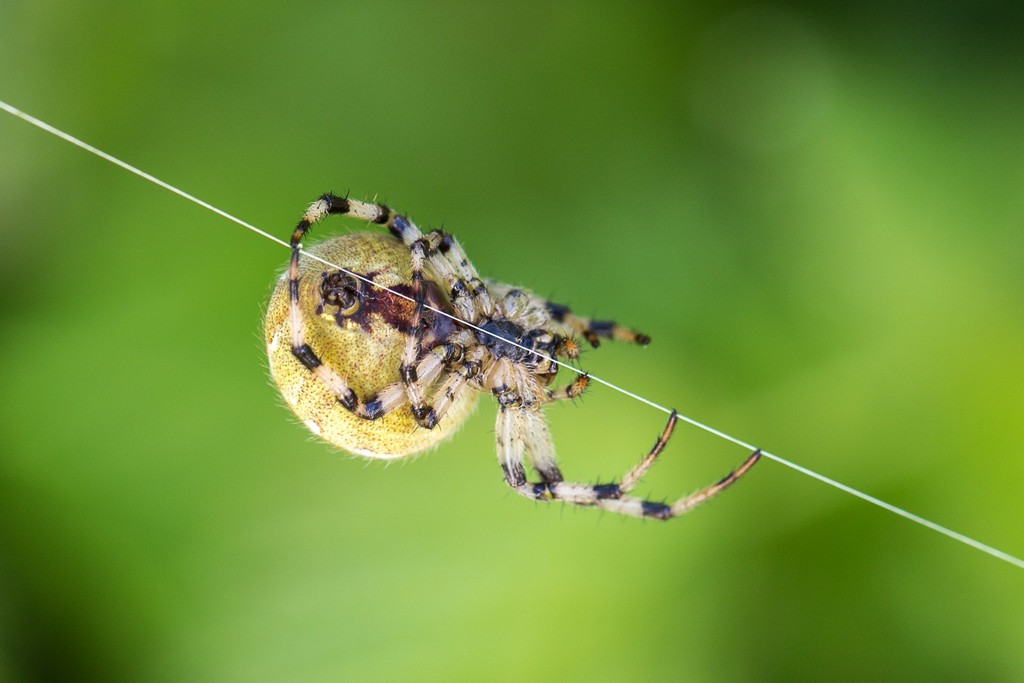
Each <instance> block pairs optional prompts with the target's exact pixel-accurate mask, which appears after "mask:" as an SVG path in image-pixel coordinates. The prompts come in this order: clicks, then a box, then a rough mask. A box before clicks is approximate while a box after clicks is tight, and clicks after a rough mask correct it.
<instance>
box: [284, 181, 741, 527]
mask: <svg viewBox="0 0 1024 683" xmlns="http://www.w3.org/2000/svg"><path fill="white" fill-rule="evenodd" d="M328 214H342V215H351V216H355V217H358V218H362V219H364V220H367V221H370V222H372V223H376V224H378V225H382V226H384V227H386V228H387V229H388V230H389V232H390V234H385V233H383V232H377V233H356V234H348V235H342V236H339V237H335V238H332V239H329V240H326V241H323V242H320V243H319V244H317V245H315V246H313V247H312V248H310V249H303V248H302V246H301V240H302V238H303V237H304V236H305V235H306V233H307V232H308V231H309V229H310V227H312V225H313V224H314V223H316V222H317V221H319V220H321V219H322V218H324V217H325V216H327V215H328ZM291 245H292V258H291V263H290V265H289V268H288V271H287V272H286V273H285V274H284V275H283V276H282V277H281V280H280V282H279V283H278V285H277V287H276V289H275V290H274V294H273V295H272V297H271V300H270V304H269V306H268V309H267V317H266V322H265V332H266V341H267V352H268V355H269V359H270V370H271V374H272V375H273V377H274V381H275V382H276V383H277V385H278V387H279V388H280V390H281V394H282V395H283V396H284V398H285V400H286V401H287V402H288V405H289V406H290V407H291V409H292V410H293V411H294V412H295V414H296V415H298V416H299V418H301V419H302V420H303V422H304V423H305V424H306V426H307V427H309V429H310V430H311V431H313V433H315V434H317V435H318V436H320V437H321V438H323V439H324V440H326V441H328V442H329V443H332V444H334V445H336V446H339V447H341V448H344V449H346V450H348V451H351V452H353V453H357V454H359V455H363V456H367V457H371V458H397V457H402V456H406V455H410V454H413V453H417V452H420V451H423V450H425V449H427V448H430V447H431V446H434V445H435V444H437V443H438V442H439V441H441V440H442V439H444V438H446V437H447V436H450V435H451V434H452V433H453V432H454V431H455V430H456V429H457V428H458V427H459V426H460V425H461V424H462V422H463V421H464V420H465V419H466V417H467V416H468V415H469V413H470V412H471V411H472V408H473V406H474V404H475V402H476V398H477V396H478V395H479V394H480V393H489V394H492V395H493V396H494V397H495V398H496V400H497V403H498V417H497V424H496V428H495V434H496V439H497V449H498V460H499V463H500V464H501V467H502V471H503V472H504V476H505V481H506V482H507V483H508V485H509V486H511V487H512V488H513V489H514V490H515V491H516V492H518V493H520V494H521V495H523V496H526V497H528V498H532V499H535V500H562V501H565V502H567V503H572V504H576V505H584V506H596V507H600V508H603V509H606V510H610V511H613V512H617V513H621V514H626V515H632V516H636V517H654V518H658V519H668V518H670V517H674V516H677V515H680V514H682V513H684V512H686V511H687V510H689V509H691V508H692V507H694V506H695V505H698V504H699V503H701V502H703V501H704V500H706V499H707V498H709V497H711V496H713V495H714V494H716V493H718V492H719V491H721V490H723V489H725V488H726V487H728V486H730V485H731V484H732V483H733V482H735V481H736V480H737V479H738V478H739V477H740V476H742V475H743V474H744V473H745V472H746V471H747V470H749V469H750V468H751V467H752V466H753V465H754V463H755V462H757V460H758V458H759V457H760V452H759V451H755V452H754V453H753V454H751V455H750V456H749V457H748V458H747V459H746V461H744V463H743V464H742V465H741V466H740V467H739V468H738V469H737V470H735V471H734V472H731V473H730V474H728V475H727V476H726V477H724V478H723V479H722V480H720V481H719V482H717V483H715V484H712V485H711V486H708V487H706V488H704V489H702V490H701V491H698V492H697V493H695V494H692V495H690V496H687V497H685V498H683V499H681V500H678V501H676V502H675V503H673V504H671V505H669V504H663V503H653V502H650V501H646V500H642V499H639V498H634V497H631V496H628V495H627V494H628V492H629V491H630V489H632V488H633V486H634V485H635V484H636V483H637V481H639V479H640V477H641V476H643V474H644V473H645V472H646V471H647V470H648V469H649V468H650V466H651V465H652V464H653V463H654V461H655V459H656V458H657V457H658V455H659V454H660V453H661V451H662V449H663V448H664V447H665V444H666V443H667V441H668V439H669V436H670V435H671V433H672V430H673V428H674V426H675V421H676V416H675V413H674V412H673V413H672V415H671V416H670V417H669V421H668V424H667V425H666V426H665V429H664V431H663V432H662V434H661V436H660V437H659V438H658V441H657V442H656V443H655V445H654V447H653V448H652V449H651V450H650V452H649V453H648V454H647V456H646V457H645V458H644V459H643V460H642V461H641V462H640V463H639V464H638V465H636V466H635V467H634V468H633V469H632V470H630V471H629V472H627V473H626V475H625V476H624V477H623V478H622V481H620V482H619V483H612V484H598V485H591V484H573V483H569V482H566V481H564V480H563V478H562V473H561V471H560V470H559V468H558V465H557V464H556V462H555V453H554V444H553V442H552V440H551V436H550V434H549V432H548V429H547V425H546V422H545V419H544V413H543V408H544V407H545V406H546V405H547V404H549V403H553V402H555V401H560V400H566V399H573V398H575V397H577V396H579V395H580V394H581V393H582V392H583V391H585V390H586V388H587V386H588V384H589V379H588V377H587V375H586V374H580V375H578V376H577V377H576V378H575V379H573V380H572V381H571V382H569V383H568V384H565V385H562V386H559V387H554V388H552V385H553V380H554V379H555V377H556V375H557V374H558V367H559V365H558V363H556V359H557V358H565V359H575V358H577V357H578V356H579V346H578V344H577V342H576V341H575V338H578V337H581V338H583V339H585V340H586V341H587V342H588V343H590V344H591V345H592V346H594V347H597V346H598V344H599V341H600V339H602V338H607V339H618V340H622V341H627V342H632V343H635V344H640V345H646V344H647V343H648V342H649V341H650V339H649V338H648V337H647V336H645V335H642V334H640V333H638V332H636V331H634V330H631V329H628V328H625V327H622V326H621V325H618V324H617V323H615V322H611V321H597V320H589V319H587V318H583V317H580V316H577V315H575V314H574V313H573V312H572V311H571V310H570V309H569V308H568V307H567V306H564V305H561V304H556V303H552V302H549V301H545V300H543V299H541V298H539V297H537V296H535V295H534V294H532V293H530V292H529V291H526V290H524V289H519V288H516V287H512V286H510V285H504V284H500V283H496V282H489V281H487V282H485V281H483V280H481V279H480V277H479V276H478V275H477V272H476V269H475V268H474V267H473V265H472V264H471V263H470V262H469V259H468V258H467V257H466V254H465V252H464V251H463V250H462V247H461V246H460V245H459V243H458V241H457V240H455V238H454V237H452V236H451V235H449V234H448V233H446V232H443V231H441V230H433V231H431V232H429V233H427V234H426V235H424V234H423V233H422V232H420V230H419V228H417V227H416V226H415V225H414V224H413V223H412V222H411V221H410V220H409V219H408V218H406V217H404V216H402V215H400V214H397V213H395V212H393V211H392V210H391V209H389V208H388V207H386V206H384V205H382V204H374V203H368V202H360V201H356V200H353V199H348V198H345V197H338V196H335V195H331V194H326V195H324V196H322V197H321V198H320V199H318V200H317V201H316V202H314V203H313V204H312V205H311V206H310V207H309V209H308V210H307V211H306V214H305V215H304V216H303V218H302V220H301V221H300V222H299V224H298V226H297V227H296V229H295V231H294V232H293V234H292V238H291ZM303 254H306V257H305V258H303V257H302V255H303ZM527 463H528V464H529V465H530V467H532V469H533V470H534V471H535V472H536V473H537V475H538V476H539V479H540V480H539V481H537V482H530V481H528V480H527V476H526V465H527Z"/></svg>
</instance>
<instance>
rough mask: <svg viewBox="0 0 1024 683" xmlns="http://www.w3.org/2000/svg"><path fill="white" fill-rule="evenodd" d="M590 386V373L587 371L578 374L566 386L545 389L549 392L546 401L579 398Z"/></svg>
mask: <svg viewBox="0 0 1024 683" xmlns="http://www.w3.org/2000/svg"><path fill="white" fill-rule="evenodd" d="M588 386H590V375H588V374H587V373H583V374H581V375H577V377H576V379H574V380H573V381H572V382H570V383H569V384H566V385H565V386H562V387H558V388H557V389H545V390H544V391H545V392H546V394H547V400H546V402H547V403H552V402H554V401H563V400H565V399H574V398H577V397H579V395H580V394H582V393H583V392H584V391H586V390H587V387H588Z"/></svg>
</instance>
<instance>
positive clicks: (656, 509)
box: [640, 500, 672, 519]
mask: <svg viewBox="0 0 1024 683" xmlns="http://www.w3.org/2000/svg"><path fill="white" fill-rule="evenodd" d="M640 507H641V509H642V510H643V512H644V517H653V518H654V519H668V518H670V517H671V516H672V508H671V507H669V506H668V505H665V504H664V503H652V502H651V501H649V500H645V501H643V502H642V503H640Z"/></svg>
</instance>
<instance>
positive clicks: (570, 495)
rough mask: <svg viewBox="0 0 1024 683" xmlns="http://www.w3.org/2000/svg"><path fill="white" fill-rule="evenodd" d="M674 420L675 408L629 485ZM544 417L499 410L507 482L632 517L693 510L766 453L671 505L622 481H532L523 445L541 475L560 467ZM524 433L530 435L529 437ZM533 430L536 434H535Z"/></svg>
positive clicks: (531, 494) (548, 497) (535, 495)
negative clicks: (634, 492) (633, 490)
mask: <svg viewBox="0 0 1024 683" xmlns="http://www.w3.org/2000/svg"><path fill="white" fill-rule="evenodd" d="M675 420H676V417H675V414H672V415H671V416H670V417H669V424H668V425H667V426H666V428H665V430H664V431H663V432H662V435H661V437H660V438H659V439H658V441H657V442H656V443H655V445H654V448H652V449H651V452H650V453H648V455H647V457H646V458H644V460H643V461H641V463H640V464H639V465H637V466H636V467H634V468H633V469H632V470H630V472H629V473H627V475H626V477H625V478H624V479H623V482H624V483H625V484H626V486H627V489H626V490H628V489H629V488H632V486H633V485H635V484H636V480H637V479H638V478H639V476H640V475H641V474H643V473H644V472H645V471H646V470H647V469H648V468H649V467H650V466H651V464H652V463H653V462H654V460H655V459H656V458H657V456H658V454H659V453H660V452H661V451H662V450H663V449H664V447H665V444H666V443H667V442H668V438H669V436H671V433H672V428H673V427H674V424H675ZM542 422H543V416H541V415H540V414H538V413H537V412H534V411H527V410H518V411H512V410H508V409H504V408H503V409H502V410H500V411H499V413H498V422H497V427H496V433H497V440H498V457H499V461H500V463H501V466H502V470H503V472H504V474H505V481H506V482H507V483H508V485H509V486H511V487H512V488H513V489H514V490H515V491H516V492H517V493H519V494H520V495H522V496H525V497H527V498H532V499H533V500H543V501H554V500H560V501H562V502H565V503H569V504H571V505H579V506H582V507H600V508H602V509H604V510H608V511H609V512H614V513H616V514H620V515H627V516H630V517H650V518H653V519H671V518H672V517H677V516H679V515H682V514H684V513H686V512H689V511H690V510H692V509H693V508H694V507H696V506H697V505H699V504H701V503H703V502H704V501H706V500H708V499H709V498H711V497H712V496H714V495H716V494H718V493H721V492H722V491H724V490H725V489H726V488H728V487H729V486H732V485H733V484H734V483H736V481H738V480H739V479H740V477H742V476H743V475H744V474H745V473H746V472H747V471H749V470H750V468H751V467H753V466H754V464H755V463H756V462H757V461H758V459H759V458H760V457H761V451H760V450H757V451H754V453H752V454H751V455H750V456H749V457H747V459H746V460H745V461H744V462H743V464H742V465H740V467H739V468H737V469H736V470H734V471H732V472H730V473H729V474H728V475H726V476H725V477H723V478H722V479H720V480H719V481H717V482H716V483H714V484H711V485H710V486H707V487H705V488H703V489H701V490H700V491H698V492H696V493H694V494H692V495H689V496H686V497H685V498H681V499H680V500H678V501H676V502H675V503H673V504H671V505H667V504H665V503H656V502H652V501H649V500H644V499H642V498H635V497H632V496H627V495H625V492H624V491H623V489H622V486H621V485H619V484H596V485H593V484H576V483H570V482H566V481H562V480H561V479H560V478H559V479H554V480H553V481H541V482H539V483H535V484H534V483H530V482H529V481H527V479H526V471H525V468H524V466H523V451H524V449H525V448H527V444H529V446H528V447H529V448H530V450H531V453H532V455H531V459H532V460H533V461H534V462H535V463H538V464H539V465H540V466H539V467H537V469H538V472H541V478H542V479H544V478H545V474H544V473H543V471H542V469H541V468H546V469H547V471H548V472H549V476H550V473H553V472H555V471H557V467H556V466H555V465H554V446H553V444H551V437H550V435H548V434H547V428H546V426H543V427H542V426H538V423H542ZM524 435H527V436H525V437H524ZM530 435H533V438H532V439H531V436H530ZM524 438H525V441H524ZM545 442H546V443H545ZM535 466H536V465H535ZM551 468H554V470H552V469H551ZM558 475H559V477H560V475H561V473H560V472H559V473H558Z"/></svg>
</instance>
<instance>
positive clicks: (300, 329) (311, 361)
mask: <svg viewBox="0 0 1024 683" xmlns="http://www.w3.org/2000/svg"><path fill="white" fill-rule="evenodd" d="M329 214H341V215H351V216H356V217H358V218H365V219H366V220H369V221H371V222H373V223H377V224H379V225H385V226H387V227H388V228H389V229H390V230H391V232H392V233H394V234H395V235H396V236H399V237H400V238H401V239H406V238H407V237H408V236H409V235H412V234H415V235H419V234H420V232H419V229H418V228H416V226H415V225H413V224H412V222H410V221H409V220H408V219H407V218H405V217H404V216H401V215H399V214H396V213H394V212H393V211H391V209H389V208H388V207H386V206H384V205H383V204H371V203H367V202H361V201H358V200H354V199H348V198H346V197H338V196H337V195H333V194H325V195H323V196H321V197H320V198H319V199H317V200H316V201H315V202H313V203H312V204H310V206H309V208H308V209H307V210H306V213H305V214H304V215H303V216H302V220H300V221H299V223H298V225H296V226H295V230H294V231H293V232H292V237H291V240H290V245H291V248H292V255H291V261H290V262H289V265H288V293H289V306H290V314H289V320H290V323H291V333H292V339H291V350H292V355H294V356H295V358H296V359H298V361H299V362H300V363H302V365H303V366H304V367H305V368H306V369H307V370H309V371H310V372H311V373H313V374H314V375H315V376H316V377H317V379H318V380H320V382H322V383H323V384H324V386H326V387H327V388H328V389H329V390H330V391H331V392H332V393H333V394H334V395H335V397H337V400H338V403H340V404H341V405H342V406H343V407H345V408H346V409H348V410H349V411H351V412H353V413H354V414H356V415H358V416H359V417H361V418H363V419H366V420H376V419H377V418H379V417H381V416H382V415H385V414H386V413H388V412H390V411H392V410H394V409H395V408H397V407H399V406H400V405H402V403H403V401H401V400H399V399H398V397H396V396H395V395H394V391H390V392H389V391H388V389H385V390H384V391H382V392H381V394H380V395H379V396H376V397H373V398H371V399H370V400H368V401H363V400H361V399H359V397H358V396H356V394H355V392H354V391H353V390H352V388H351V387H350V386H349V383H348V381H347V380H346V379H345V378H344V377H342V376H341V375H339V374H338V373H337V372H336V371H335V370H334V369H332V368H330V367H328V366H326V365H324V363H323V361H322V360H321V359H320V356H319V355H317V353H316V352H315V351H314V350H313V349H312V348H310V346H309V345H308V344H307V343H306V322H305V320H304V318H303V315H302V308H301V306H300V302H299V258H300V255H301V253H302V243H301V241H302V238H303V237H305V235H306V233H308V232H309V230H310V228H312V227H313V225H314V224H316V223H317V222H319V221H320V220H322V219H323V218H324V217H325V216H327V215H329ZM420 277H421V278H422V273H420ZM415 284H416V283H415V274H414V285H415ZM420 289H421V291H422V283H421V287H420ZM420 298H421V299H422V295H421V297H420ZM418 309H422V301H421V302H420V305H419V306H418Z"/></svg>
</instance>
